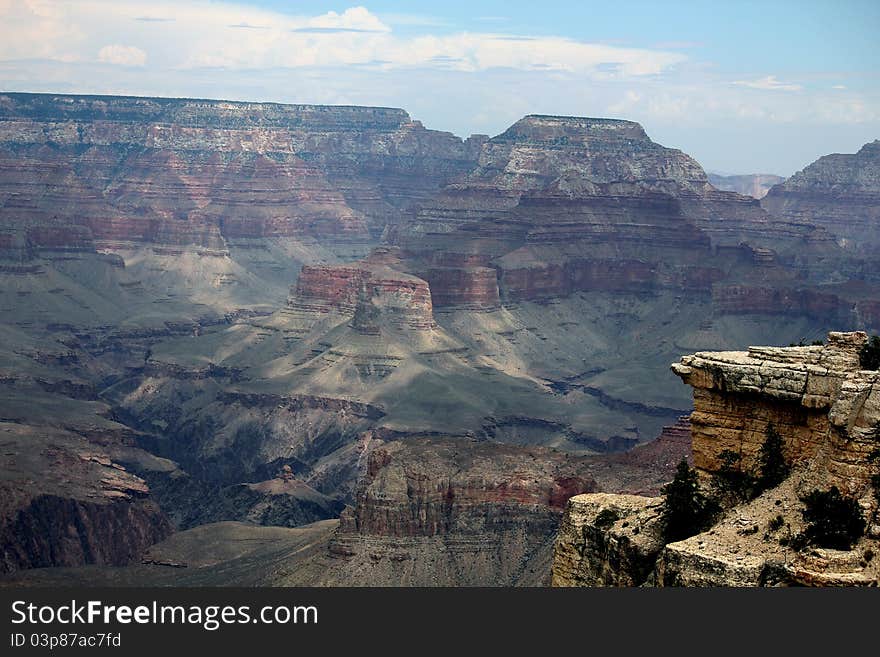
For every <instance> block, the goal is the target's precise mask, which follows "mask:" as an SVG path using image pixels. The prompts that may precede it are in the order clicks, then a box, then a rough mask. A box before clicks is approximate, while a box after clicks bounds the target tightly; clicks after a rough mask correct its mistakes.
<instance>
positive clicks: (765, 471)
mask: <svg viewBox="0 0 880 657" xmlns="http://www.w3.org/2000/svg"><path fill="white" fill-rule="evenodd" d="M789 472H791V467H790V466H789V465H788V462H787V461H786V460H785V454H784V453H783V452H782V436H780V435H779V432H778V431H776V427H774V426H773V424H772V423H770V424H768V425H767V437H766V439H765V440H764V443H763V444H762V445H761V453H760V455H759V456H758V473H759V475H758V487H759V488H760V490H761V491H765V490H769V489H771V488H776V487H777V486H778V485H779V484H781V483H782V482H783V481H785V478H786V477H788V475H789Z"/></svg>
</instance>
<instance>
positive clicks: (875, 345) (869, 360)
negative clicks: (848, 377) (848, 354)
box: [859, 335, 880, 370]
mask: <svg viewBox="0 0 880 657" xmlns="http://www.w3.org/2000/svg"><path fill="white" fill-rule="evenodd" d="M859 363H861V366H862V369H863V370H878V369H880V336H877V335H874V336H872V337H871V339H870V340H868V341H867V342H866V343H865V346H863V347H862V350H861V351H860V352H859Z"/></svg>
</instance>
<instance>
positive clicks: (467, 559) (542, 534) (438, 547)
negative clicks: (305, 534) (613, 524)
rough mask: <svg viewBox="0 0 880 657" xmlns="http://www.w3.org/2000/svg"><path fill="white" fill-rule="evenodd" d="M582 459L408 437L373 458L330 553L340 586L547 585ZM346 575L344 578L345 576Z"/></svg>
mask: <svg viewBox="0 0 880 657" xmlns="http://www.w3.org/2000/svg"><path fill="white" fill-rule="evenodd" d="M589 490H595V482H594V481H593V480H592V478H591V477H590V476H589V474H588V472H587V468H586V460H585V459H572V458H571V457H566V456H565V455H564V454H562V453H559V452H554V451H551V450H546V449H540V448H521V447H512V446H505V445H498V444H493V443H487V442H477V441H474V440H471V439H466V438H443V437H418V438H416V437H412V438H406V439H405V440H399V441H393V442H388V443H386V444H384V445H381V446H379V447H376V448H375V449H373V450H372V451H371V453H370V454H369V461H368V463H367V465H366V472H365V475H364V476H363V478H362V479H361V482H360V484H359V485H358V491H357V495H356V499H355V504H354V506H353V507H350V508H349V509H347V510H346V511H345V512H343V514H342V517H341V524H340V527H339V529H338V531H337V532H336V534H335V535H334V538H333V540H332V541H331V543H330V547H329V549H330V553H331V554H332V555H334V556H335V558H336V563H335V564H334V566H333V568H334V569H335V570H336V571H337V579H338V580H339V581H347V582H349V583H359V582H362V583H367V582H369V583H370V584H373V585H375V584H377V583H385V584H393V585H401V584H404V585H428V584H435V585H436V584H452V583H454V584H458V585H479V584H482V585H494V586H498V585H504V584H507V585H512V584H516V583H519V584H533V585H534V584H540V583H542V582H544V581H545V578H546V574H547V572H548V571H547V566H548V559H549V556H550V549H551V546H552V542H553V534H554V531H555V530H554V528H555V527H556V526H557V525H558V522H559V518H560V515H561V513H562V509H563V508H564V506H565V503H566V501H567V500H568V498H569V497H571V496H572V495H575V494H577V493H579V492H583V491H589ZM342 573H344V576H343V575H342Z"/></svg>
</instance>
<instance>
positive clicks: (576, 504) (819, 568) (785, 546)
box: [553, 332, 880, 586]
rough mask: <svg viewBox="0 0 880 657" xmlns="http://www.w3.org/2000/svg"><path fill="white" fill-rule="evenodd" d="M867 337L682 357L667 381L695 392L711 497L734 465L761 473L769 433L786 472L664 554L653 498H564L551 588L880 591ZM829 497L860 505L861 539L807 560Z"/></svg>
mask: <svg viewBox="0 0 880 657" xmlns="http://www.w3.org/2000/svg"><path fill="white" fill-rule="evenodd" d="M866 340H867V337H866V335H865V334H864V333H860V332H856V333H830V334H829V335H828V340H827V343H825V344H824V345H816V346H809V347H788V348H778V347H751V348H750V349H749V350H748V351H747V352H702V353H697V354H695V355H692V356H685V357H684V358H682V359H681V362H680V363H675V364H673V366H672V370H673V372H674V373H675V374H676V375H678V376H679V377H681V378H682V379H683V380H684V382H685V383H687V384H689V385H691V386H692V387H693V388H694V412H693V413H692V414H691V432H692V436H693V439H692V444H693V462H694V466H695V468H696V469H697V472H698V473H699V474H700V476H701V478H702V479H703V482H704V484H707V485H708V486H710V487H711V485H712V483H713V481H715V480H716V479H717V477H719V476H722V474H723V467H725V466H726V467H729V459H725V458H723V456H724V454H725V453H726V454H734V455H736V458H737V463H738V464H739V465H738V467H739V468H741V470H742V471H743V472H752V473H757V472H758V471H759V468H760V463H759V454H760V452H761V449H762V445H763V444H764V442H765V440H766V437H767V435H768V431H769V427H771V426H772V427H773V428H774V430H775V431H777V432H778V433H779V435H780V436H782V445H783V446H782V451H783V454H784V458H785V460H786V462H787V463H788V464H789V465H790V467H791V470H792V471H791V474H790V475H789V476H788V478H787V479H786V480H785V481H783V482H782V484H780V485H778V486H775V487H772V488H770V489H769V490H766V491H764V492H762V493H760V494H759V495H758V496H757V497H755V498H754V499H751V500H747V501H744V502H742V503H739V504H734V505H733V506H732V507H729V508H727V509H726V510H725V511H724V512H723V513H722V515H721V517H720V518H718V519H717V520H716V522H715V524H714V525H713V527H712V528H711V529H709V530H707V531H705V532H703V533H700V534H697V535H696V536H692V537H690V538H687V539H685V540H682V541H678V542H674V543H669V544H667V545H665V546H664V544H663V540H662V520H661V515H660V513H659V510H660V508H661V507H662V504H663V502H662V499H661V498H648V497H633V496H630V497H625V496H617V495H610V496H608V495H606V496H600V495H583V496H577V497H574V498H572V500H570V502H569V506H568V508H567V511H566V516H565V518H564V520H563V524H562V529H561V530H560V535H559V539H558V541H557V547H556V556H555V561H554V566H553V582H554V584H556V585H559V586H571V585H574V586H582V585H619V584H624V585H639V584H643V583H653V584H656V585H674V586H706V585H710V586H759V585H778V584H807V585H874V586H876V585H877V582H878V577H880V573H878V570H877V564H876V563H875V562H874V561H873V554H874V551H875V550H876V549H877V547H878V539H880V522H878V520H880V518H878V495H877V490H876V485H877V478H878V464H877V462H876V455H877V451H878V427H880V392H878V390H880V389H878V387H877V384H878V382H880V374H878V372H876V371H866V370H862V369H861V367H860V361H859V353H860V350H861V348H862V347H863V345H864V344H865V342H866ZM831 487H836V488H837V489H838V490H840V491H841V492H842V493H843V494H844V495H845V496H850V497H851V498H853V499H855V500H857V501H858V504H859V507H860V509H861V513H862V514H863V516H864V517H865V518H866V520H867V533H866V534H865V536H864V537H863V538H861V539H860V540H858V541H857V542H856V543H855V545H854V546H853V547H852V549H850V550H830V549H826V548H811V549H804V548H803V546H802V545H798V544H797V540H795V539H794V538H793V537H794V536H796V535H797V534H798V533H799V532H800V531H801V530H802V528H803V527H804V524H805V523H804V518H803V517H802V514H801V510H802V509H803V508H804V507H803V499H804V496H805V495H806V494H807V493H809V492H810V491H811V490H826V489H830V488H831Z"/></svg>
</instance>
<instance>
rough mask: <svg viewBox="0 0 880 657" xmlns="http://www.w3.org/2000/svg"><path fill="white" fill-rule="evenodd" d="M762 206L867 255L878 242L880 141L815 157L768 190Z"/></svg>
mask: <svg viewBox="0 0 880 657" xmlns="http://www.w3.org/2000/svg"><path fill="white" fill-rule="evenodd" d="M761 205H762V206H763V207H764V208H765V209H766V210H767V211H768V212H771V213H773V214H774V215H776V216H779V217H784V218H786V219H789V220H792V221H807V222H809V223H812V224H815V225H816V226H822V227H823V228H825V229H826V230H828V231H829V232H831V233H833V234H834V235H836V236H837V238H838V239H839V241H840V243H841V244H843V245H844V246H845V247H846V248H848V249H852V250H855V251H857V252H862V253H863V254H864V255H868V256H870V255H871V254H872V253H873V252H875V251H876V245H877V244H878V243H880V140H875V141H873V142H871V143H868V144H865V145H864V146H862V148H861V149H859V151H858V152H857V153H854V154H851V153H835V154H833V155H826V156H824V157H821V158H819V159H818V160H816V161H815V162H813V163H812V164H810V165H809V166H808V167H806V168H804V169H803V171H798V172H797V173H796V174H794V175H793V176H792V177H791V178H789V179H787V180H786V181H785V182H783V183H780V184H779V185H776V186H775V187H773V188H772V189H771V190H770V192H769V193H768V194H767V196H766V197H764V199H763V200H762V201H761Z"/></svg>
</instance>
